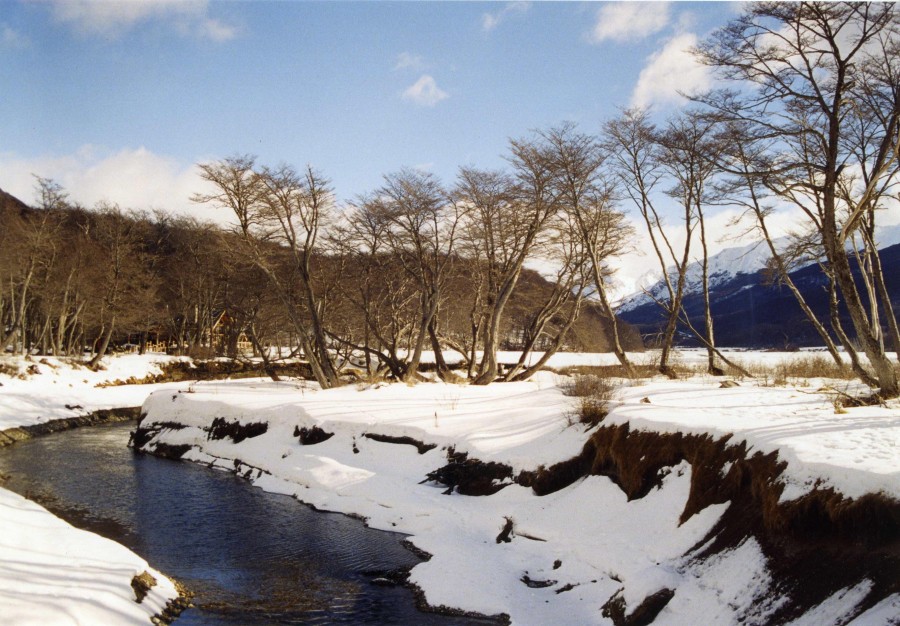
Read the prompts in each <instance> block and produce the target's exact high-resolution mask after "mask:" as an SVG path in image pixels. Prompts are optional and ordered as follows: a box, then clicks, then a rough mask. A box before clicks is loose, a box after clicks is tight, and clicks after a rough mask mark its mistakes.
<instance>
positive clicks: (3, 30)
mask: <svg viewBox="0 0 900 626" xmlns="http://www.w3.org/2000/svg"><path fill="white" fill-rule="evenodd" d="M28 43H29V41H28V37H26V36H25V35H23V34H22V33H20V32H18V31H16V30H13V29H12V28H10V26H9V25H8V24H0V47H3V48H13V49H20V48H25V47H27V46H28Z"/></svg>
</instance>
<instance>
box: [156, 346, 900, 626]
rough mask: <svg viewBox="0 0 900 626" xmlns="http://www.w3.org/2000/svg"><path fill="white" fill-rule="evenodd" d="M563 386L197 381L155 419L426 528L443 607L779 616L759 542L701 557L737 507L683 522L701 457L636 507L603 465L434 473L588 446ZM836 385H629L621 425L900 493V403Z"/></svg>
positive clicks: (279, 474) (665, 619)
mask: <svg viewBox="0 0 900 626" xmlns="http://www.w3.org/2000/svg"><path fill="white" fill-rule="evenodd" d="M560 356H561V357H562V358H561V360H562V361H566V360H568V361H570V362H569V363H566V364H574V363H575V362H576V361H578V360H579V359H578V358H577V357H574V356H568V357H567V356H566V355H560ZM745 356H747V357H751V356H752V357H758V358H760V359H767V360H768V359H772V358H773V357H772V356H771V355H770V354H769V353H766V354H760V355H749V354H748V355H745ZM784 356H785V355H783V354H782V355H781V357H782V358H784ZM683 358H684V359H685V360H690V359H691V358H693V357H692V356H691V355H690V354H686V355H684V356H683ZM597 360H598V361H606V360H608V357H607V356H606V355H603V356H602V357H600V358H598V359H597ZM558 366H559V365H558ZM560 382H561V378H560V377H559V376H558V375H556V374H553V373H550V372H545V373H541V374H540V375H538V376H537V377H535V378H534V379H533V380H532V381H529V382H524V383H507V384H496V385H491V386H488V387H475V386H465V385H462V386H461V385H449V384H442V383H425V384H419V385H415V386H408V385H404V384H393V385H388V384H382V385H375V386H371V387H365V388H362V387H354V386H349V387H344V388H339V389H332V390H327V391H322V390H318V389H316V387H315V386H314V385H311V384H309V383H297V382H293V383H292V382H285V383H272V382H269V381H262V380H256V381H248V382H235V383H227V384H224V383H217V382H210V383H203V384H198V385H195V386H194V387H193V389H192V393H168V392H158V393H155V394H153V395H152V396H151V397H150V398H149V399H148V400H147V402H146V403H145V405H144V410H145V411H146V412H147V413H148V416H149V417H148V418H147V421H146V422H145V425H151V427H152V424H153V423H154V422H159V423H163V422H167V423H170V424H171V423H178V424H182V425H184V426H185V427H184V428H181V429H174V430H172V429H165V430H163V431H162V434H160V435H159V437H160V440H161V441H164V442H165V443H166V444H169V445H174V446H177V445H185V444H187V445H190V446H193V447H192V449H190V450H189V451H188V452H187V454H186V455H185V457H184V458H186V459H190V460H193V461H196V462H201V463H208V464H212V465H215V466H218V467H221V468H223V469H228V470H233V469H234V468H235V460H239V461H240V463H241V466H240V471H241V473H242V474H244V473H246V474H247V475H248V476H249V477H250V478H252V479H253V480H254V482H255V483H256V484H257V485H258V486H260V487H262V488H264V489H266V490H270V491H275V492H280V493H286V494H290V495H294V496H296V497H297V498H299V499H301V500H303V501H304V502H308V503H311V504H313V505H314V506H317V507H320V508H324V509H328V510H333V511H340V512H345V513H353V514H357V515H363V516H365V517H366V518H367V519H368V523H369V524H370V525H371V526H373V527H375V528H380V529H386V530H396V531H400V532H404V533H408V534H410V535H411V541H412V542H413V543H414V544H415V545H416V546H418V547H420V548H422V549H423V550H425V551H426V552H428V553H430V554H432V555H433V558H432V559H431V560H430V561H428V562H426V563H423V564H421V565H419V566H417V567H415V568H414V569H413V571H412V575H411V580H412V581H413V582H414V583H416V584H417V585H419V586H420V587H421V588H422V589H423V590H424V592H425V595H426V598H427V600H428V602H429V603H431V604H432V605H436V606H440V605H446V606H450V607H454V608H461V609H465V610H469V611H477V612H479V613H485V614H497V613H507V614H509V615H510V616H511V618H512V621H513V623H516V624H547V623H560V619H561V617H560V616H564V617H563V618H562V621H563V622H565V623H572V624H575V623H578V624H591V623H596V624H601V623H609V622H608V621H607V620H606V618H604V617H603V616H602V614H601V611H600V607H601V606H603V605H604V603H606V602H607V600H609V599H610V598H611V597H613V596H615V595H616V594H617V593H620V594H621V596H622V597H624V599H625V601H626V604H627V606H628V607H629V608H631V609H633V608H634V606H635V605H637V604H639V603H640V601H641V600H642V599H643V598H644V597H646V596H647V595H649V594H652V593H654V592H656V591H658V590H660V589H662V588H669V589H674V590H676V593H675V596H674V597H673V599H672V600H671V601H670V602H669V604H668V605H667V606H666V607H665V609H663V612H662V613H661V614H660V616H659V617H658V618H657V621H656V622H655V623H661V624H699V623H707V624H730V623H737V622H738V621H739V620H742V621H743V623H749V624H753V623H756V624H764V623H766V620H767V617H768V616H770V615H772V613H773V612H774V611H775V610H777V609H778V608H779V606H781V604H782V603H783V602H786V601H787V598H786V597H785V596H783V595H782V591H779V589H778V588H777V587H776V585H775V581H773V579H772V576H771V574H770V573H769V569H768V567H767V563H766V557H765V556H764V554H763V552H762V550H761V548H760V546H759V545H757V544H756V542H755V540H753V539H752V538H751V539H747V540H746V541H745V542H744V543H742V544H741V545H740V546H739V547H738V548H737V549H735V550H732V551H728V552H725V553H722V554H719V555H717V556H716V557H714V558H711V559H707V560H704V561H702V563H698V562H695V561H692V560H691V559H690V556H691V554H692V552H691V549H692V547H693V546H695V545H696V544H697V543H698V542H700V541H701V540H702V539H703V538H704V537H705V536H706V535H707V533H708V532H709V531H710V529H711V528H712V527H713V525H714V524H715V523H716V522H717V520H718V519H719V517H720V516H721V514H722V513H723V511H724V510H725V509H726V508H727V504H723V505H714V506H710V507H708V508H706V509H705V510H703V511H702V512H701V513H700V514H698V515H695V516H693V517H691V518H689V519H688V520H687V521H686V522H685V523H683V524H679V516H680V514H681V512H682V510H683V508H684V505H685V502H686V500H687V496H688V493H689V490H690V480H691V467H690V465H688V464H687V463H682V464H681V465H679V466H677V467H676V468H674V471H672V472H671V473H670V474H669V475H668V476H667V477H666V478H665V479H664V481H663V484H662V487H661V488H660V489H657V490H654V491H652V492H651V493H650V494H649V495H648V496H646V497H644V498H641V499H639V500H635V501H632V502H628V501H627V499H626V496H625V495H624V494H623V493H622V491H621V490H620V489H619V488H618V487H616V486H615V485H614V484H613V483H612V482H611V481H610V480H609V479H607V478H603V477H597V476H592V477H588V478H585V479H583V480H580V481H578V482H576V483H575V484H574V485H571V486H570V487H568V488H565V489H563V490H560V491H558V492H556V493H553V494H551V495H548V496H544V497H537V496H535V495H533V493H532V492H531V490H530V489H526V488H524V487H521V486H518V485H510V486H508V487H506V488H505V489H503V490H502V491H500V492H498V493H497V494H494V495H492V496H489V497H467V496H459V495H456V494H455V495H445V494H444V493H443V491H444V487H443V486H442V485H438V484H435V483H430V482H422V481H423V479H424V477H425V475H426V474H427V473H428V472H430V471H433V470H435V469H437V468H439V467H441V466H442V465H443V464H444V463H446V454H447V451H446V448H447V447H450V446H452V447H453V448H455V450H456V451H457V452H467V453H469V456H470V458H477V459H480V460H481V461H485V462H488V461H496V462H500V463H504V464H507V465H510V466H511V467H512V468H513V469H514V470H515V471H518V470H523V469H524V470H533V469H536V468H538V467H539V466H542V465H543V466H550V465H552V464H554V463H557V462H559V461H563V460H567V459H569V458H572V457H574V456H576V455H577V454H578V453H579V452H580V451H581V447H582V445H583V444H584V442H585V440H586V439H587V437H588V434H587V433H585V431H584V430H583V427H582V426H580V425H570V424H569V420H568V419H567V417H566V416H567V414H570V410H571V403H572V399H571V398H567V397H566V396H564V395H563V393H562V390H561V389H560V387H559V383H560ZM820 382H823V381H812V382H811V383H810V386H808V387H759V386H757V385H756V384H755V383H753V382H751V381H744V382H742V383H741V386H739V387H734V388H720V387H719V381H716V380H713V379H703V378H695V379H692V380H690V381H676V382H670V381H665V380H662V379H655V380H652V381H647V382H640V383H638V384H636V385H634V386H629V385H623V387H622V388H621V389H620V391H619V393H618V398H617V400H616V401H615V402H614V407H613V411H612V413H611V415H610V416H609V417H608V418H607V420H606V422H605V424H607V423H608V424H618V423H624V422H626V421H629V422H630V423H631V425H632V427H633V428H636V429H647V430H655V431H660V432H674V431H682V432H688V433H712V434H713V435H714V436H720V435H725V434H729V433H732V434H733V435H734V437H733V439H732V442H733V443H737V442H739V441H741V440H746V441H747V443H748V444H749V446H750V447H751V449H752V450H761V451H770V450H777V451H778V453H779V455H780V456H781V458H782V459H783V460H785V461H787V469H786V470H785V474H784V477H783V480H784V481H785V483H786V489H785V492H784V495H783V499H793V498H797V497H799V496H800V495H802V494H803V493H806V492H808V491H809V490H810V489H812V488H814V487H833V488H835V489H836V490H838V491H839V492H841V493H844V494H845V495H847V496H850V497H858V496H859V495H862V494H863V493H871V492H880V493H882V494H884V495H886V496H888V497H890V498H895V499H900V407H898V405H897V404H892V405H891V406H890V407H869V408H859V409H848V410H847V413H846V414H836V413H835V408H834V406H833V404H832V402H831V399H830V397H829V396H827V395H825V394H823V393H818V392H816V391H815V390H816V389H817V388H818V384H819V383H820ZM214 418H225V419H226V420H228V421H239V422H242V423H244V424H248V423H254V422H264V423H266V424H267V425H268V430H267V431H266V432H265V433H264V434H262V435H259V436H257V437H253V438H250V439H246V440H243V441H241V442H240V443H237V444H235V443H234V442H233V441H232V440H231V439H229V438H224V439H220V440H216V439H214V438H213V439H211V438H210V435H209V425H210V424H211V422H212V420H213V419H214ZM313 426H318V427H320V428H321V429H322V430H324V431H326V432H328V433H334V436H333V437H331V438H330V439H328V440H326V441H324V442H322V443H318V444H315V445H305V446H304V445H301V444H300V443H299V442H298V439H297V436H296V432H297V429H298V428H310V427H313ZM366 433H377V434H379V435H387V436H391V437H411V438H413V439H415V440H418V441H421V442H424V443H428V444H431V443H433V444H437V447H436V448H434V449H432V450H430V451H428V452H426V453H424V454H419V453H418V451H417V450H416V448H415V447H413V446H411V445H398V444H392V443H384V442H379V441H374V440H371V439H368V438H366V437H365V436H364V435H365V434H366ZM507 518H509V519H511V520H512V521H513V524H514V531H513V540H512V541H511V542H510V543H505V542H500V543H498V542H497V540H496V538H497V536H498V534H499V533H500V531H501V529H502V528H503V526H504V524H505V522H506V519H507ZM463 581H464V582H463ZM861 584H862V583H861ZM866 593H867V591H865V590H862V591H861V590H860V589H856V590H843V591H842V592H841V595H840V597H839V598H832V599H829V601H828V604H827V606H824V605H823V606H820V607H816V608H815V609H814V612H813V613H811V615H819V616H820V617H821V616H822V615H828V616H829V617H828V618H827V619H818V621H816V620H814V622H815V623H823V624H827V623H847V622H848V621H849V620H850V618H851V617H853V615H854V614H855V611H854V609H855V607H856V606H857V604H858V603H859V602H861V601H862V599H863V598H864V597H865V595H866ZM854 598H855V599H854ZM897 614H900V596H898V595H894V596H892V597H890V598H888V599H887V600H885V601H884V603H882V604H879V605H878V606H876V607H875V608H873V609H872V610H870V611H867V612H866V613H865V614H864V615H862V616H859V617H857V618H856V620H855V621H854V622H853V623H855V624H888V623H891V622H889V621H888V619H887V618H886V617H885V616H886V615H889V616H894V615H897ZM810 619H812V618H810ZM809 623H812V622H809Z"/></svg>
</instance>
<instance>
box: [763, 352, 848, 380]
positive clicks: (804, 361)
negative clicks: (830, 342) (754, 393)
mask: <svg viewBox="0 0 900 626" xmlns="http://www.w3.org/2000/svg"><path fill="white" fill-rule="evenodd" d="M753 374H754V375H756V377H757V378H759V379H760V380H761V384H762V385H763V386H773V387H780V386H784V385H787V384H788V383H792V382H797V381H806V380H809V379H810V378H830V379H833V380H854V379H855V378H856V375H855V374H854V373H853V370H852V369H850V367H849V366H847V365H838V364H837V363H835V362H834V360H833V359H831V358H830V357H826V356H822V355H819V354H810V355H805V356H798V357H794V358H791V359H787V360H785V361H782V362H780V363H777V364H775V365H769V366H760V365H757V366H754V368H753Z"/></svg>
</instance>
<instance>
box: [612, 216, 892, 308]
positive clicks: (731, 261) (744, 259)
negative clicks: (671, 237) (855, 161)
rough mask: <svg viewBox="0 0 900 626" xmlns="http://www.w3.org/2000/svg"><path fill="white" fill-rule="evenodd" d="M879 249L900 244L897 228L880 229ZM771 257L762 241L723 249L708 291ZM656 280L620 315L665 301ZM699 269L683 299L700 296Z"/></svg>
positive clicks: (692, 272) (778, 243) (692, 267)
mask: <svg viewBox="0 0 900 626" xmlns="http://www.w3.org/2000/svg"><path fill="white" fill-rule="evenodd" d="M876 240H877V241H878V247H879V248H887V247H889V246H892V245H895V244H897V243H900V224H895V225H893V226H885V227H883V228H880V229H879V230H878V232H877V234H876ZM787 241H788V240H787V238H786V237H782V238H779V239H776V240H775V247H776V249H779V250H780V249H781V248H782V247H783V246H784V245H786V244H787ZM770 257H771V254H770V252H769V246H768V245H766V243H765V242H764V241H758V242H756V243H751V244H747V245H743V246H736V247H733V248H725V249H724V250H722V251H721V252H719V253H717V254H714V255H713V256H711V257H710V258H709V288H710V290H714V289H716V288H717V287H720V286H722V285H725V284H726V283H728V282H730V281H732V280H734V279H735V278H737V277H738V276H739V275H740V274H755V273H756V272H758V271H759V270H761V269H763V268H764V267H765V266H766V263H767V262H768V261H769V258H770ZM658 277H659V272H656V273H651V274H648V275H646V277H645V278H644V282H643V285H642V286H641V287H640V288H639V289H638V290H637V291H636V292H635V293H632V294H631V295H629V296H626V297H625V298H624V299H623V300H622V303H621V304H620V305H619V308H618V311H619V313H627V312H629V311H633V310H634V309H636V308H638V307H640V306H642V305H644V304H648V303H651V302H654V301H655V300H662V299H664V298H666V297H668V293H667V291H666V284H665V282H664V281H663V280H662V279H661V278H658ZM669 278H670V280H671V281H672V283H673V285H674V283H675V280H676V278H677V273H676V272H675V269H674V268H669ZM702 278H703V274H702V266H701V263H700V261H699V260H697V261H693V262H692V263H690V264H689V265H688V271H687V285H686V289H685V295H693V294H699V293H700V292H701V290H702V288H703V285H702Z"/></svg>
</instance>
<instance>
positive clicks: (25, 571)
mask: <svg viewBox="0 0 900 626" xmlns="http://www.w3.org/2000/svg"><path fill="white" fill-rule="evenodd" d="M167 360H171V357H165V356H162V355H154V356H153V357H147V356H138V355H129V356H121V357H116V358H107V359H106V360H105V361H104V366H105V369H104V370H101V371H98V372H94V371H91V370H88V369H86V368H84V367H81V366H75V365H73V364H71V363H69V362H65V361H61V360H59V359H53V358H47V359H43V358H42V359H40V361H31V360H29V361H26V360H24V359H22V358H18V357H8V356H3V357H0V372H7V373H2V374H0V385H2V386H0V430H5V429H7V428H12V427H15V426H27V425H31V424H38V423H42V422H46V421H49V420H51V419H59V418H66V417H74V416H77V415H83V414H87V413H91V412H92V411H95V410H97V409H109V408H115V407H124V406H139V405H140V404H141V403H142V401H143V400H144V398H145V397H146V396H147V393H148V392H149V391H151V390H152V389H163V388H179V387H185V386H186V385H184V384H180V385H127V386H116V387H97V385H98V384H101V383H107V382H111V381H116V380H126V379H128V378H130V377H135V378H143V377H145V376H147V375H148V374H158V373H159V372H160V369H159V362H163V361H167ZM29 368H32V373H28V369H29ZM10 373H14V374H13V375H11V374H10ZM19 374H21V377H20V376H19ZM66 404H68V405H70V406H75V405H79V407H80V408H75V409H67V408H66V406H65V405H66ZM0 484H2V483H0ZM0 529H2V532H0V616H2V618H3V619H2V621H3V623H4V624H16V625H17V626H25V625H29V624H34V625H35V626H38V625H39V626H47V625H59V626H63V625H68V624H80V625H89V624H90V625H93V624H149V623H150V618H151V617H152V616H153V615H156V614H158V613H160V612H161V611H162V610H163V609H164V608H165V606H166V603H167V602H168V601H169V600H172V599H174V598H175V597H177V596H178V592H177V591H176V589H175V586H174V584H173V583H172V581H171V580H169V579H168V578H166V577H165V576H164V575H163V574H161V573H159V572H157V571H156V570H154V569H153V568H151V567H150V566H149V565H148V564H147V562H146V561H144V560H143V559H142V558H140V557H139V556H138V555H136V554H134V553H133V552H131V551H130V550H128V549H127V548H125V547H124V546H122V545H120V544H118V543H116V542H114V541H111V540H109V539H104V538H103V537H100V536H98V535H95V534H93V533H90V532H87V531H83V530H80V529H77V528H75V527H73V526H71V525H70V524H68V523H66V522H64V521H63V520H61V519H59V518H57V517H55V516H54V515H53V514H52V513H50V512H49V511H47V510H46V509H44V508H43V507H41V506H39V505H37V504H35V503H33V502H30V501H28V500H26V499H24V498H22V497H21V496H19V495H17V494H15V493H13V492H11V491H8V490H6V489H2V488H0ZM145 571H146V572H148V573H149V574H150V575H151V576H153V577H154V578H155V579H156V581H157V584H156V586H154V587H153V588H152V589H151V590H150V591H149V593H148V594H147V596H146V597H145V598H144V600H143V602H142V603H140V604H138V603H137V602H136V601H135V592H134V590H133V589H132V588H131V580H132V578H133V577H134V576H136V575H138V574H141V573H143V572H145Z"/></svg>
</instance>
